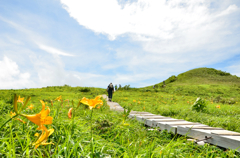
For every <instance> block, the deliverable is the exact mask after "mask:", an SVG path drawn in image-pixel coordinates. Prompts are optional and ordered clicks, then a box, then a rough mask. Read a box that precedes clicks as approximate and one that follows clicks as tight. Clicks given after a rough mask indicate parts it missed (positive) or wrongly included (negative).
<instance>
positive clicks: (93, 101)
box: [80, 96, 103, 110]
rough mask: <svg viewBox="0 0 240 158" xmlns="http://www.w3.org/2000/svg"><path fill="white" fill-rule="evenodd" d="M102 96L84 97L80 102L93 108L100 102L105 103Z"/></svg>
mask: <svg viewBox="0 0 240 158" xmlns="http://www.w3.org/2000/svg"><path fill="white" fill-rule="evenodd" d="M100 97H101V96H97V97H96V98H95V99H87V98H85V97H83V98H82V100H81V101H80V102H81V103H83V104H86V105H88V107H89V109H90V110H92V109H93V108H95V107H96V105H98V104H100V105H103V101H102V100H101V99H100Z"/></svg>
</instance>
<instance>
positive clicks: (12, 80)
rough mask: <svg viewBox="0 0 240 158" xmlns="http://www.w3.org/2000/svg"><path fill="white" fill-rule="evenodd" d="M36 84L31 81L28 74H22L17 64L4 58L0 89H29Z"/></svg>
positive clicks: (0, 66) (0, 69)
mask: <svg viewBox="0 0 240 158" xmlns="http://www.w3.org/2000/svg"><path fill="white" fill-rule="evenodd" d="M33 85H34V83H33V82H32V81H31V80H30V74H29V73H28V72H24V73H22V72H20V70H19V67H18V65H17V63H16V62H14V61H12V60H11V59H9V58H8V57H6V56H4V57H3V60H2V61H0V88H1V89H9V88H12V89H17V88H29V87H32V86H33Z"/></svg>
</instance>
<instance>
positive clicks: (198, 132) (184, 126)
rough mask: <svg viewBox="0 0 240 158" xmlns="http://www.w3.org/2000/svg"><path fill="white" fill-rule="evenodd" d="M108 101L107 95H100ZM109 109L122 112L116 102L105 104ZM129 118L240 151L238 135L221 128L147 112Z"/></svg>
mask: <svg viewBox="0 0 240 158" xmlns="http://www.w3.org/2000/svg"><path fill="white" fill-rule="evenodd" d="M102 96H103V98H104V99H106V100H108V99H107V98H108V97H107V95H102ZM107 104H108V105H109V106H110V109H112V110H116V111H123V110H124V109H123V108H122V107H121V106H120V105H119V104H118V103H116V102H109V101H108V102H107ZM129 117H130V118H135V119H137V120H138V121H142V122H144V123H145V125H147V126H150V127H159V128H160V129H161V130H168V132H172V133H174V134H180V135H186V134H187V136H188V137H191V138H194V139H197V140H202V139H206V138H207V139H206V140H204V142H205V143H210V144H214V145H217V146H220V147H223V148H229V149H234V150H235V149H236V150H237V151H240V133H237V132H233V131H228V130H224V129H222V128H215V127H210V126H207V125H204V124H200V123H195V122H188V121H185V120H179V119H173V118H170V117H165V116H161V115H155V114H151V113H149V112H138V111H131V113H130V115H129Z"/></svg>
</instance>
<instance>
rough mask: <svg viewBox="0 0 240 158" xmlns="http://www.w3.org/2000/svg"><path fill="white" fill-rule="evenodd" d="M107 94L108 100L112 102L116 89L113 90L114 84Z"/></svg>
mask: <svg viewBox="0 0 240 158" xmlns="http://www.w3.org/2000/svg"><path fill="white" fill-rule="evenodd" d="M107 92H108V100H109V101H112V95H113V93H114V88H113V84H112V83H110V84H109V85H108V87H107Z"/></svg>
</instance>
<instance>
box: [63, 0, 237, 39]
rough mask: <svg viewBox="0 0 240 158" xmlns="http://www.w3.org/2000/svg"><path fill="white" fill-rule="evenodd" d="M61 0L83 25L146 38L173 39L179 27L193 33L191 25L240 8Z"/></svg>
mask: <svg viewBox="0 0 240 158" xmlns="http://www.w3.org/2000/svg"><path fill="white" fill-rule="evenodd" d="M61 2H62V4H63V7H64V8H65V9H66V10H67V11H68V12H69V14H70V16H71V17H73V18H74V19H76V20H77V21H78V23H79V24H80V25H83V26H85V27H86V28H89V29H91V30H93V31H94V32H97V33H103V34H107V35H108V36H109V37H110V38H111V39H115V38H116V37H117V36H119V35H122V34H125V33H130V34H134V35H141V36H142V37H143V38H145V39H146V38H147V37H151V38H152V39H161V40H168V39H173V38H177V37H178V36H179V34H178V33H180V31H184V32H183V33H191V31H192V30H189V29H194V30H198V29H199V28H200V27H202V26H203V25H209V24H212V21H213V20H215V18H216V17H218V16H220V15H221V16H222V15H227V14H230V13H232V12H234V11H236V10H238V7H237V6H236V5H230V6H229V7H228V8H227V9H225V10H217V11H215V12H213V13H212V12H211V8H210V4H211V2H213V0H212V1H210V0H190V1H189V0H169V1H165V0H162V1H159V0H138V1H137V2H133V3H127V4H126V5H124V7H121V5H120V4H118V2H117V0H103V1H99V0H88V1H83V0H82V1H81V0H80V1H75V0H61ZM218 3H221V2H218ZM213 26H214V23H213ZM213 29H214V28H213ZM202 33H204V32H202ZM199 34H200V33H199Z"/></svg>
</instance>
